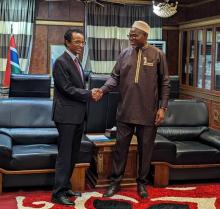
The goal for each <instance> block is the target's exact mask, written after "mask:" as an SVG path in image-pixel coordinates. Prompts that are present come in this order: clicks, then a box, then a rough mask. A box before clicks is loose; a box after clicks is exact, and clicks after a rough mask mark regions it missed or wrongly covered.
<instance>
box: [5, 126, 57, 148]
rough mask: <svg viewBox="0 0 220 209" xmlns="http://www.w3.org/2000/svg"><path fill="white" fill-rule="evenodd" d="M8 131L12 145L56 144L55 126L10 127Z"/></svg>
mask: <svg viewBox="0 0 220 209" xmlns="http://www.w3.org/2000/svg"><path fill="white" fill-rule="evenodd" d="M8 133H9V134H10V135H11V137H12V138H13V145H22V144H26V145H28V144H56V143H57V137H58V131H57V129H56V128H11V129H8Z"/></svg>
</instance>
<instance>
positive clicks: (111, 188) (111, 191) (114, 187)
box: [103, 184, 120, 197]
mask: <svg viewBox="0 0 220 209" xmlns="http://www.w3.org/2000/svg"><path fill="white" fill-rule="evenodd" d="M119 190H120V185H118V184H113V185H111V186H109V187H108V189H107V190H106V192H105V193H104V194H103V197H112V196H113V195H114V194H116V193H117V192H118V191H119Z"/></svg>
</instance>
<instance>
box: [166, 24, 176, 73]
mask: <svg viewBox="0 0 220 209" xmlns="http://www.w3.org/2000/svg"><path fill="white" fill-rule="evenodd" d="M163 40H164V41H166V48H167V49H166V57H167V62H168V68H169V73H170V75H178V45H179V31H178V29H166V28H165V29H163Z"/></svg>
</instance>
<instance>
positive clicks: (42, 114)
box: [0, 98, 93, 170]
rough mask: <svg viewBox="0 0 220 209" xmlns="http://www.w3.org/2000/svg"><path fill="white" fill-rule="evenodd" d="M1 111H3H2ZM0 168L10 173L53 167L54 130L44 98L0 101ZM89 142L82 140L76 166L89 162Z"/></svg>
mask: <svg viewBox="0 0 220 209" xmlns="http://www.w3.org/2000/svg"><path fill="white" fill-rule="evenodd" d="M4 110H5V111H4ZM0 114H2V115H3V116H5V120H4V119H3V118H4V117H3V116H2V115H1V116H2V117H0V159H1V160H0V167H2V168H5V169H10V170H26V169H27V170H29V169H48V168H54V166H55V160H56V155H57V136H58V131H57V129H56V128H55V124H54V122H53V121H52V119H51V115H52V101H51V100H50V99H45V98H41V99H39V98H9V99H0ZM92 148H93V143H92V142H91V141H89V140H82V142H81V148H80V157H79V160H78V163H89V162H90V161H91V157H92Z"/></svg>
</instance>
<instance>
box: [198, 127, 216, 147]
mask: <svg viewBox="0 0 220 209" xmlns="http://www.w3.org/2000/svg"><path fill="white" fill-rule="evenodd" d="M200 141H201V142H202V143H204V144H207V145H211V146H213V147H215V148H217V149H219V150H220V132H218V131H214V130H211V129H209V130H208V131H205V132H203V133H202V134H201V135H200Z"/></svg>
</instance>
